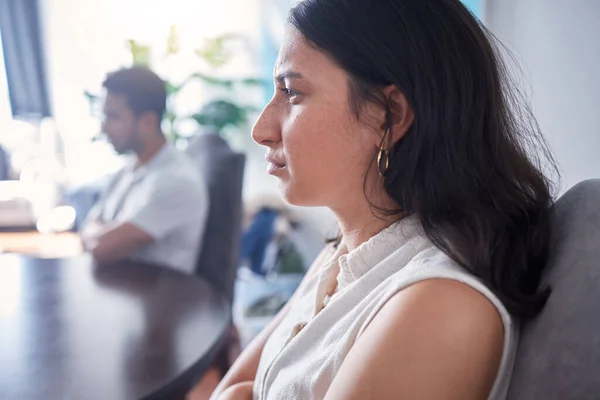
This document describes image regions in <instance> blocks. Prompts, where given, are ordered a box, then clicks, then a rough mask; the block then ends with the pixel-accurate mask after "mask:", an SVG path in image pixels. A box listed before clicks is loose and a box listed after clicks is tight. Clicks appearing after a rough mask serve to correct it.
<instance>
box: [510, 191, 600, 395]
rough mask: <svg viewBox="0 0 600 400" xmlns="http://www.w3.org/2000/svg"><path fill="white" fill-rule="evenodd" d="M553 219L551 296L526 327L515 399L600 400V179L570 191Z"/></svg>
mask: <svg viewBox="0 0 600 400" xmlns="http://www.w3.org/2000/svg"><path fill="white" fill-rule="evenodd" d="M553 219H554V220H553V238H552V242H551V249H552V250H551V257H550V265H549V270H548V272H547V273H546V276H545V283H547V284H549V285H551V286H552V294H551V295H550V298H549V299H548V303H547V304H546V306H545V307H544V309H543V310H542V312H541V314H540V315H539V316H538V317H536V318H535V319H533V320H531V321H528V322H527V323H526V324H523V326H522V327H521V335H520V341H519V348H518V350H517V357H516V360H515V368H514V371H513V377H512V381H511V387H510V391H509V396H508V399H510V400H531V399H545V400H548V399H550V400H552V399H578V400H585V399H598V398H600V180H589V181H585V182H582V183H580V184H578V185H576V186H575V187H573V188H572V189H571V190H569V191H568V192H567V193H566V194H565V195H564V196H562V197H561V198H560V199H559V200H558V201H557V202H556V204H555V206H554V216H553Z"/></svg>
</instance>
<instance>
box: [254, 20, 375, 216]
mask: <svg viewBox="0 0 600 400" xmlns="http://www.w3.org/2000/svg"><path fill="white" fill-rule="evenodd" d="M274 76H275V94H274V96H273V98H272V99H271V101H270V102H269V104H267V106H266V107H265V109H264V110H263V112H262V114H261V116H260V117H259V119H258V121H257V122H256V125H255V126H254V129H253V130H252V137H253V139H254V140H255V141H256V142H257V143H259V144H261V145H263V146H266V147H268V152H267V160H268V161H269V170H268V171H269V174H271V175H274V176H276V177H277V178H278V179H279V185H280V189H281V192H282V195H283V197H284V198H285V199H286V200H287V201H288V202H289V203H291V204H295V205H304V206H327V207H330V208H332V209H336V208H342V207H345V208H347V207H350V206H351V205H352V203H353V202H356V201H364V199H365V196H364V191H363V184H364V179H365V173H366V172H367V170H368V167H369V164H370V163H371V160H372V158H373V155H374V154H375V152H376V150H377V145H378V143H379V140H380V138H381V134H382V132H379V131H378V130H377V129H373V128H369V127H368V126H367V125H366V124H365V123H363V122H361V121H359V120H358V119H357V118H356V117H355V115H354V114H353V113H352V112H351V110H350V106H349V86H348V84H349V78H348V75H347V74H346V73H345V71H344V70H342V69H341V68H340V67H338V66H337V65H336V64H334V62H333V61H331V60H330V59H329V58H328V57H327V56H326V55H325V54H323V53H321V52H320V51H318V50H315V49H314V48H312V47H310V46H309V45H308V44H307V42H306V40H305V39H304V37H303V36H302V34H301V33H300V32H299V31H298V30H296V29H294V28H292V27H289V28H288V29H287V32H286V36H285V39H284V43H283V45H282V47H281V50H280V53H279V57H278V60H277V63H276V65H275V71H274ZM381 122H383V113H382V115H381V121H380V123H381ZM373 125H374V126H376V124H373ZM373 171H375V174H374V175H375V176H373V177H372V178H371V177H369V179H377V178H379V177H378V176H376V175H377V173H376V168H371V173H370V174H371V175H373V174H372V173H373ZM378 182H379V183H378V184H379V185H381V184H382V182H381V181H378Z"/></svg>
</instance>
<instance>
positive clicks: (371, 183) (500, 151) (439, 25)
mask: <svg viewBox="0 0 600 400" xmlns="http://www.w3.org/2000/svg"><path fill="white" fill-rule="evenodd" d="M289 21H290V24H289V27H288V29H287V32H286V36H285V40H284V43H283V46H282V48H281V50H280V54H279V58H278V61H277V63H276V66H275V81H276V92H275V95H274V97H273V99H272V100H271V101H270V103H269V104H268V105H267V106H266V108H265V109H264V111H263V113H262V114H261V116H260V119H259V120H258V122H257V123H256V126H255V127H254V130H253V132H252V136H253V138H254V140H255V141H256V142H258V143H259V144H261V145H263V146H265V147H267V149H268V153H267V159H268V160H269V162H270V165H269V173H270V174H272V175H274V176H276V177H277V178H278V179H279V185H280V189H281V192H282V194H283V196H284V198H285V199H286V200H287V201H288V202H290V203H292V204H296V205H304V206H327V207H329V208H330V209H331V210H332V211H333V212H334V213H335V215H336V217H337V219H338V222H339V226H340V230H341V235H340V238H339V240H337V241H336V242H335V243H333V244H332V245H330V246H328V247H327V248H326V249H325V250H324V251H323V253H322V254H321V256H319V257H318V259H317V260H316V261H315V263H314V265H313V267H312V268H311V269H310V271H309V272H308V273H307V276H306V278H305V279H304V282H303V283H302V285H301V286H300V287H299V288H298V290H297V292H296V293H295V295H294V297H293V298H292V299H291V301H290V302H289V304H288V305H287V306H286V307H285V308H284V309H283V310H282V311H281V313H280V314H279V315H278V316H277V317H276V318H275V320H274V321H273V322H272V324H271V325H270V326H269V327H268V328H267V329H265V331H264V332H262V334H261V335H259V337H258V338H257V339H256V340H255V341H254V342H253V343H252V344H251V345H250V346H249V347H248V348H247V349H246V351H245V352H244V353H243V355H242V356H241V357H240V358H239V360H238V361H237V362H236V364H235V365H234V366H233V367H232V369H231V371H230V373H229V374H228V375H227V376H226V377H225V378H224V380H223V381H222V382H221V385H220V386H219V388H218V389H217V390H216V392H215V394H214V395H213V398H216V399H219V400H223V399H232V398H233V399H244V398H248V399H250V398H254V399H321V398H325V399H456V400H459V399H460V400H464V399H486V398H489V399H503V398H505V397H506V392H507V388H508V384H509V380H510V375H511V369H512V359H513V356H514V352H515V348H516V340H517V322H518V320H519V319H521V318H528V317H532V316H534V315H536V314H537V313H538V312H539V311H540V309H541V308H542V307H543V305H544V302H545V301H546V298H547V297H548V294H549V291H548V289H544V288H540V275H541V273H542V271H543V269H544V265H545V263H546V258H547V252H548V237H549V231H548V219H549V206H550V204H551V201H552V197H551V194H550V188H549V186H550V185H549V181H548V180H547V179H546V178H545V177H544V175H543V174H542V172H541V170H540V164H541V163H540V160H539V156H540V155H547V156H548V157H547V161H549V163H550V164H549V165H553V164H552V158H551V157H550V156H549V155H548V152H547V148H546V146H545V144H544V142H543V140H542V139H541V136H540V134H539V131H538V128H537V125H536V124H535V121H534V120H533V118H531V117H528V116H529V114H528V112H527V108H524V107H522V106H520V105H519V103H518V101H517V100H518V96H517V93H516V92H515V91H514V90H513V88H512V87H511V85H510V82H509V80H508V78H507V75H506V72H505V70H504V67H503V65H502V63H501V61H500V60H499V57H498V53H497V50H496V49H495V48H494V47H493V46H492V44H491V42H490V39H489V38H490V35H489V34H488V33H487V32H486V31H485V29H484V28H483V27H482V26H481V25H479V23H478V22H477V21H476V19H475V18H474V17H473V16H472V15H471V14H470V13H469V12H468V11H467V9H466V8H465V7H464V6H463V5H462V4H461V3H460V2H459V1H458V0H370V1H364V0H305V1H303V2H301V3H299V4H298V5H297V6H296V7H295V8H293V9H292V10H291V12H290V17H289ZM536 145H538V146H537V147H534V146H536ZM526 150H527V151H529V153H530V154H536V155H537V157H536V158H535V159H531V158H528V156H527V151H526Z"/></svg>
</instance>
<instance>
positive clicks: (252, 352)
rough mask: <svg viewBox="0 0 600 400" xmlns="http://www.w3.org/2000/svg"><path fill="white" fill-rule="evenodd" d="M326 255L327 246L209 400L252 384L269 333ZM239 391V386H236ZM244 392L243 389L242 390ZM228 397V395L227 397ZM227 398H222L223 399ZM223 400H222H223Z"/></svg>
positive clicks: (329, 248)
mask: <svg viewBox="0 0 600 400" xmlns="http://www.w3.org/2000/svg"><path fill="white" fill-rule="evenodd" d="M328 254H331V247H330V246H327V247H326V248H325V249H324V250H323V251H322V252H321V254H319V256H317V258H316V259H315V261H314V262H313V264H312V266H311V267H310V268H309V270H308V272H307V273H306V275H305V276H304V279H303V280H302V283H300V285H299V286H298V289H297V290H296V292H295V293H294V295H293V296H292V297H291V298H290V300H289V301H288V302H287V304H286V305H285V306H284V307H283V308H282V309H281V311H279V313H278V314H277V315H276V316H275V318H273V320H272V321H271V323H269V325H267V327H266V328H265V329H263V330H262V332H261V333H260V334H259V335H258V336H257V337H256V338H255V339H254V340H253V341H252V342H251V343H250V344H249V345H248V347H246V348H245V349H244V351H243V352H242V354H241V355H240V356H239V357H238V359H237V360H236V361H235V363H234V364H233V365H232V366H231V368H230V369H229V372H228V373H227V375H225V377H224V378H223V379H222V380H221V382H220V383H219V385H218V386H217V388H216V389H215V391H214V392H213V394H212V396H211V400H222V399H221V398H220V397H219V396H221V394H224V392H225V391H226V390H227V389H228V388H230V387H232V386H234V385H236V384H243V385H242V386H244V387H245V386H247V383H248V382H253V381H254V378H255V376H256V370H257V369H258V362H259V361H260V355H261V354H262V350H263V348H264V347H265V343H266V342H267V340H268V339H269V337H270V336H271V333H273V331H274V330H275V329H276V328H277V327H278V326H279V324H280V323H281V321H282V320H283V319H284V318H285V316H286V314H287V312H288V310H289V309H290V307H291V305H292V304H293V302H294V299H295V298H296V293H299V292H301V291H303V290H304V289H305V286H306V285H307V284H308V283H307V282H308V281H309V278H310V277H311V276H312V275H313V274H314V273H315V271H317V270H318V269H319V268H320V267H321V266H322V265H323V261H324V258H325V257H327V255H328ZM238 389H239V386H238ZM243 390H244V389H243ZM228 396H229V395H228ZM225 398H228V397H227V396H224V399H225ZM224 399H223V400H224Z"/></svg>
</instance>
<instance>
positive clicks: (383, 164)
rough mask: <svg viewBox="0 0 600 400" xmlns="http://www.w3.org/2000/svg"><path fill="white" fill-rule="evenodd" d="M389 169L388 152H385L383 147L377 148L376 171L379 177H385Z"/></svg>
mask: <svg viewBox="0 0 600 400" xmlns="http://www.w3.org/2000/svg"><path fill="white" fill-rule="evenodd" d="M389 167H390V152H389V151H388V150H385V149H384V148H383V147H380V148H379V154H377V170H378V171H379V176H383V177H385V174H386V173H387V171H388V168H389Z"/></svg>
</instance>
